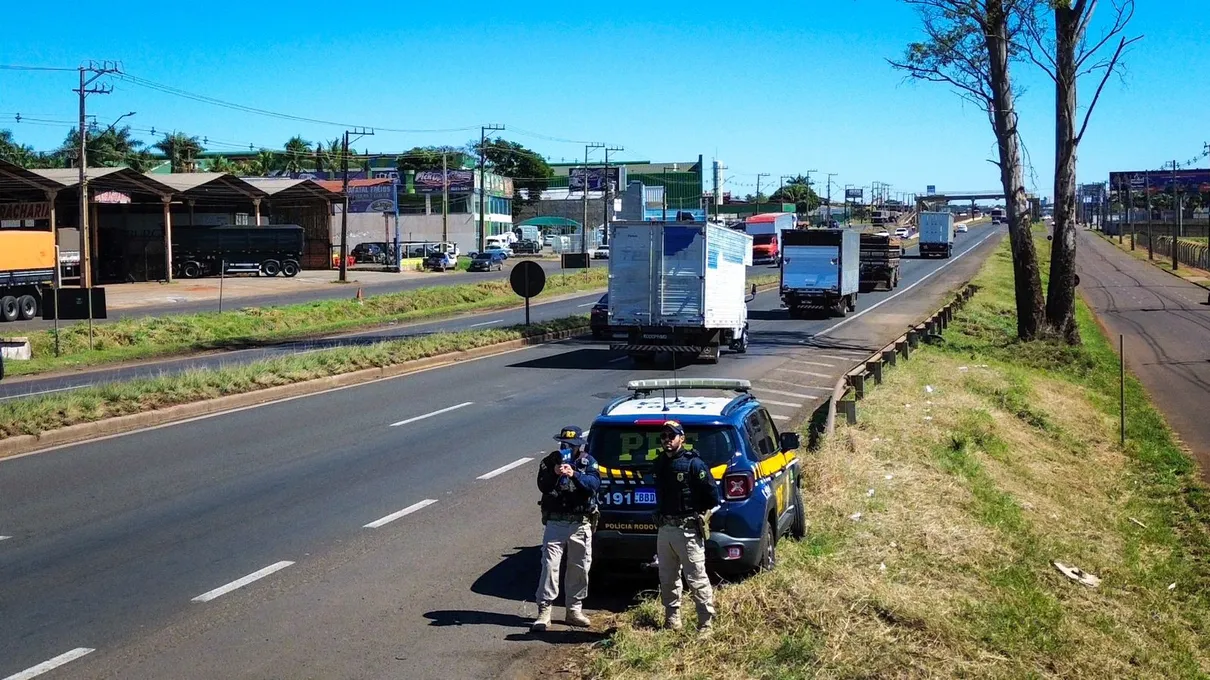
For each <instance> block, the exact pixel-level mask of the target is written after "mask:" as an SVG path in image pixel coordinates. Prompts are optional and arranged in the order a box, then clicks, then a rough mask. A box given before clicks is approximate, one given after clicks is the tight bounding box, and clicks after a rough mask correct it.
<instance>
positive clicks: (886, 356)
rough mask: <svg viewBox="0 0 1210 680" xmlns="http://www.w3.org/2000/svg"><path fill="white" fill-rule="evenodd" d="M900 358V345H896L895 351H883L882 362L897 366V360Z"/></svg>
mask: <svg viewBox="0 0 1210 680" xmlns="http://www.w3.org/2000/svg"><path fill="white" fill-rule="evenodd" d="M897 358H899V345H898V344H896V345H895V349H885V350H883V351H882V362H883V363H885V364H890V365H892V366H894V365H895V359H897Z"/></svg>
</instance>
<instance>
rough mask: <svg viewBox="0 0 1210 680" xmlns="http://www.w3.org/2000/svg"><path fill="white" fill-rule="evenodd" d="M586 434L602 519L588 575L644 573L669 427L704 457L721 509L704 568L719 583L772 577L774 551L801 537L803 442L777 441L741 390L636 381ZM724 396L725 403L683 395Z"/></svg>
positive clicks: (736, 385) (789, 437)
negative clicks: (675, 425)
mask: <svg viewBox="0 0 1210 680" xmlns="http://www.w3.org/2000/svg"><path fill="white" fill-rule="evenodd" d="M627 389H628V390H629V391H630V392H631V394H630V395H629V396H626V397H621V398H619V399H616V400H614V401H613V402H612V403H610V404H609V405H608V406H606V407H605V409H604V410H602V411H601V414H600V415H598V416H597V417H596V419H595V420H594V421H593V423H592V427H591V428H590V430H589V436H588V450H589V451H591V452H592V455H593V457H594V458H596V460H597V465H598V466H599V469H600V471H601V490H600V496H599V507H600V512H601V514H600V519H599V521H598V524H597V530H596V531H595V532H593V550H592V552H593V558H594V559H593V568H594V569H602V570H606V571H625V570H628V569H634V568H636V567H641V566H642V565H644V564H650V563H651V561H652V556H653V555H655V548H656V540H655V537H656V531H657V528H658V525H657V520H656V519H655V517H654V514H655V511H656V497H655V484H654V479H653V476H652V474H653V463H652V461H654V460H656V458H657V457H659V456H660V455H661V453H660V452H661V443H660V432H661V431H662V429H663V424H664V422H665V421H667V420H676V421H678V422H679V423H680V424H681V426H682V427H683V428H684V429H685V435H686V436H685V446H686V448H690V449H692V450H693V451H694V452H696V453H697V455H698V456H700V457H701V459H702V461H703V462H705V463H706V466H707V467H708V468H709V469H710V472H711V476H712V477H713V481H714V483H715V484H717V485H718V487H719V497H720V498H721V499H722V502H721V504H720V505H719V507H718V509H717V510H716V511H715V512H714V514H713V515H711V517H710V537H709V538H708V539H706V546H705V547H706V564H707V566H708V568H710V569H711V570H712V571H714V572H716V573H720V574H746V573H751V572H755V571H763V570H768V569H772V568H773V567H774V565H775V564H776V562H777V541H778V539H779V538H781V537H782V536H790V537H793V538H796V539H800V538H803V537H804V536H805V535H806V529H807V518H806V509H805V506H804V504H803V500H802V490H801V484H802V467H801V462H800V460H799V456H798V449H799V447H800V446H801V442H800V440H799V436H798V434H797V433H795V432H793V431H786V432H780V431H779V430H778V428H777V425H776V424H775V423H774V421H773V418H772V417H771V416H770V415H769V412H768V410H767V409H766V408H765V407H764V405H762V404H761V403H760V400H758V399H757V398H756V397H755V396H753V395H752V394H751V385H750V384H749V383H748V381H746V380H720V379H711V378H688V379H671V380H670V379H660V380H633V381H631V382H630V383H629V384H628V385H627ZM700 390H712V391H717V390H722V391H726V392H731V393H732V394H730V395H728V396H723V397H719V396H696V395H690V394H686V392H695V391H700Z"/></svg>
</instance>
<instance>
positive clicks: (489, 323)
mask: <svg viewBox="0 0 1210 680" xmlns="http://www.w3.org/2000/svg"><path fill="white" fill-rule="evenodd" d="M494 323H504V319H496V320H495V321H484V322H483V323H473V324H471V325H469V326H467V328H478V327H480V326H490V325H492V324H494Z"/></svg>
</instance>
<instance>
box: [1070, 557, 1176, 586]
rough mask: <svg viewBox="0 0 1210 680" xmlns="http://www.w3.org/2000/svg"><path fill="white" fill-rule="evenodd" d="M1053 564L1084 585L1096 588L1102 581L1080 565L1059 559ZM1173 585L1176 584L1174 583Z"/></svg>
mask: <svg viewBox="0 0 1210 680" xmlns="http://www.w3.org/2000/svg"><path fill="white" fill-rule="evenodd" d="M1052 564H1054V565H1055V569H1058V570H1059V571H1060V572H1062V573H1063V575H1064V576H1066V577H1067V578H1069V579H1071V580H1073V581H1079V582H1080V583H1083V584H1084V585H1086V586H1089V587H1091V588H1096V587H1097V586H1098V585H1100V583H1101V579H1100V578H1098V577H1096V576H1093V575H1092V574H1089V573H1088V572H1086V571H1084V570H1083V569H1080V568H1079V567H1069V566H1067V565H1066V564H1063V563H1062V562H1058V561H1056V562H1052ZM1173 585H1176V584H1175V583H1174V584H1173ZM1169 590H1171V588H1169Z"/></svg>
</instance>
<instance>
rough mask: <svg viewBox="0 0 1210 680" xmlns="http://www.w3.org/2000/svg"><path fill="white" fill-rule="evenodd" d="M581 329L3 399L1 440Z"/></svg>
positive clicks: (474, 335)
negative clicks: (28, 397) (16, 398)
mask: <svg viewBox="0 0 1210 680" xmlns="http://www.w3.org/2000/svg"><path fill="white" fill-rule="evenodd" d="M586 324H587V318H586V317H584V316H571V317H565V318H561V319H555V320H553V321H547V322H541V323H536V324H533V325H532V326H529V327H525V326H517V327H510V328H497V329H482V330H472V331H460V332H456V333H433V334H431V335H425V336H418V337H409V338H403V339H400V340H392V341H388V342H380V343H375V344H372V345H366V346H361V347H344V348H336V349H330V350H324V351H320V352H313V353H310V354H303V355H293V356H286V357H281V358H277V359H270V360H265V361H258V362H255V363H251V364H247V365H245V366H239V367H233V368H221V369H217V370H199V371H190V372H188V373H184V374H180V375H175V376H167V377H163V378H150V379H142V380H132V381H128V382H121V383H111V384H107V385H103V386H99V387H90V388H85V389H81V390H75V391H72V392H62V393H58V394H49V395H43V396H40V397H33V398H30V399H18V400H10V401H5V402H0V439H4V438H7V437H12V436H15V435H21V434H38V433H39V432H44V431H47V430H53V429H56V428H61V427H66V426H68V425H74V424H77V423H86V422H92V421H97V420H102V419H105V418H112V417H115V416H122V415H129V414H133V413H141V412H144V411H151V410H155V409H162V408H166V407H168V406H175V405H178V404H186V403H190V402H195V401H202V400H204V399H213V398H215V397H222V396H227V395H232V394H242V393H245V392H252V391H255V390H260V389H264V388H267V387H275V386H278V385H288V384H292V383H297V382H303V381H306V380H314V379H316V378H323V377H327V376H333V375H339V374H342V373H350V372H353V371H357V370H361V369H366V368H379V367H385V366H393V365H396V364H400V363H403V362H405V361H411V360H414V359H421V358H425V357H431V356H437V355H439V354H447V353H451V352H461V351H466V350H470V349H474V348H477V347H485V346H487V345H493V344H497V343H501V342H507V341H509V340H516V339H519V338H524V337H530V336H534V335H541V334H543V333H549V332H554V331H561V330H568V329H574V328H583V327H584V326H585V325H586Z"/></svg>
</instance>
